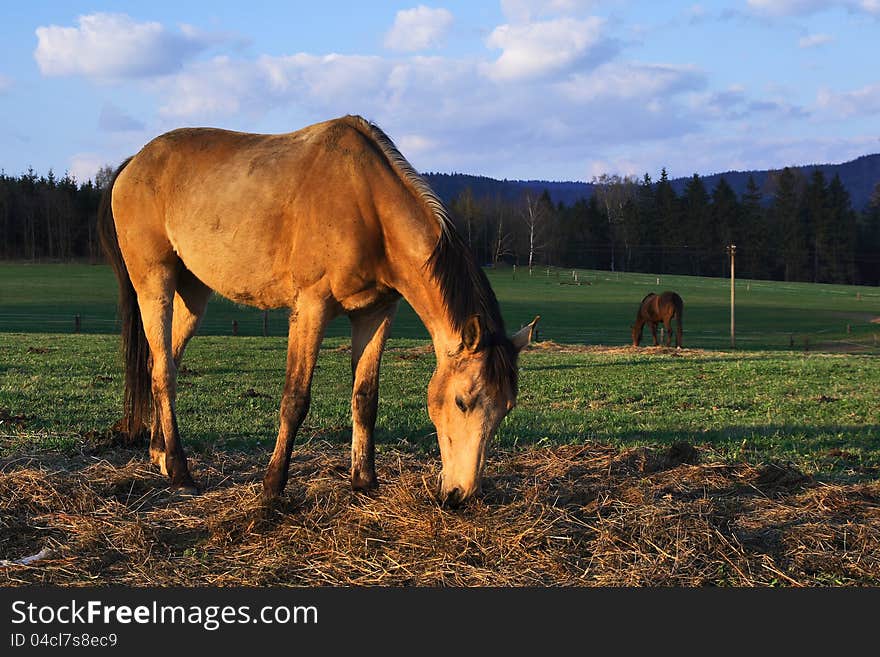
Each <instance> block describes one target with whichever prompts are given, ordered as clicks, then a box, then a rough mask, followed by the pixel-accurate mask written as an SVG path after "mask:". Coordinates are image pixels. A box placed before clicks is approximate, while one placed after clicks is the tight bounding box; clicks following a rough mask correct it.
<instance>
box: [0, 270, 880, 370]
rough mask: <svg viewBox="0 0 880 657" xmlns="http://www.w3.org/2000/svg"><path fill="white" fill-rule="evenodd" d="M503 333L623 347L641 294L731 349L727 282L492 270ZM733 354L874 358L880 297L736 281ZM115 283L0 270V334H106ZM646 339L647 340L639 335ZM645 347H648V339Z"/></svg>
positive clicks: (405, 327) (251, 320)
mask: <svg viewBox="0 0 880 657" xmlns="http://www.w3.org/2000/svg"><path fill="white" fill-rule="evenodd" d="M488 274H489V279H490V281H491V282H492V286H493V287H494V289H495V291H496V294H497V295H498V298H499V299H500V300H501V309H502V312H503V313H504V317H505V321H506V322H507V324H508V328H509V329H514V328H518V327H519V326H522V325H523V324H524V323H526V322H528V321H530V320H531V319H532V318H533V317H534V316H535V315H536V314H539V315H541V317H542V320H541V323H540V336H541V338H542V339H545V340H552V341H555V342H560V343H567V344H590V345H596V344H601V345H610V346H614V345H626V344H628V343H629V340H630V336H629V327H630V325H631V324H632V322H633V318H634V317H635V312H636V309H637V307H638V303H639V302H640V301H641V299H642V297H643V296H644V295H645V294H647V293H648V292H652V291H654V292H659V291H661V290H664V289H673V290H676V291H677V292H679V294H681V296H682V297H683V299H684V303H685V310H684V328H685V345H686V346H688V347H696V348H702V349H725V348H729V347H730V282H729V280H724V279H715V278H696V277H687V276H662V277H659V280H660V283H659V284H658V283H657V280H658V277H657V276H654V275H648V274H620V273H618V274H612V273H609V272H596V271H583V270H578V271H577V272H576V274H577V276H578V282H579V283H581V285H575V284H573V283H574V279H573V278H572V271H571V270H565V271H562V270H551V271H550V274H549V275H548V274H547V273H546V270H537V269H536V270H535V271H534V272H533V276H531V277H530V276H528V273H527V272H524V271H522V269H521V268H520V269H519V270H518V271H516V272H515V273H514V272H513V271H512V270H511V269H500V270H497V271H493V270H489V271H488ZM736 295H737V296H736V299H737V302H736V327H737V336H736V340H737V347H739V348H742V349H747V350H756V349H757V350H764V349H791V348H792V346H793V347H794V348H795V349H797V350H803V349H804V348H808V349H811V350H816V349H819V350H823V349H824V350H829V349H834V350H840V349H844V350H860V351H871V352H874V353H880V324H878V323H874V322H872V320H875V319H878V318H880V289H878V288H876V287H862V286H844V285H813V284H808V283H780V282H773V281H750V280H738V281H737V291H736ZM115 299H116V282H115V280H114V278H113V274H112V272H111V271H110V269H109V268H108V267H106V266H103V265H19V264H0V333H4V332H26V333H72V332H73V329H74V316H75V315H80V317H81V327H82V331H83V332H84V333H113V332H114V329H115V317H116V309H115ZM233 321H237V322H238V327H239V334H240V335H252V336H258V335H262V326H263V325H262V314H261V312H260V311H258V310H255V309H253V308H246V307H243V306H237V305H235V304H232V303H230V302H228V301H226V300H225V299H222V298H216V299H215V300H213V301H212V302H211V304H210V305H209V307H208V312H207V315H206V317H205V320H204V322H203V325H202V328H201V329H200V332H201V334H202V335H230V334H231V333H232V322H233ZM286 331H287V321H286V313H285V312H284V311H282V310H276V311H272V312H270V315H269V334H270V335H276V336H283V335H286ZM348 332H349V329H348V325H347V320H345V319H344V318H339V319H337V320H336V321H335V322H334V323H333V324H332V325H331V326H330V328H329V330H328V336H331V337H341V336H347V335H348ZM645 335H646V336H648V337H649V335H650V334H649V331H648V330H647V329H645ZM394 336H395V337H398V338H418V339H426V338H427V337H428V336H427V332H426V331H425V329H424V327H423V326H422V324H421V322H420V321H419V320H418V318H417V317H416V316H415V314H414V313H413V312H412V310H411V309H410V308H409V307H408V306H407V305H406V304H405V303H404V304H402V305H401V310H400V312H399V313H398V316H397V319H396V321H395V328H394ZM649 339H650V337H649Z"/></svg>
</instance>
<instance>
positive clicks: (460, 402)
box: [455, 397, 467, 413]
mask: <svg viewBox="0 0 880 657" xmlns="http://www.w3.org/2000/svg"><path fill="white" fill-rule="evenodd" d="M455 405H456V406H458V410H460V411H461V412H462V413H464V412H465V411H466V410H467V406H465V405H464V400H463V399H462V398H461V397H456V398H455Z"/></svg>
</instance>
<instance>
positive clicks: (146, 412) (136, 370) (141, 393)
mask: <svg viewBox="0 0 880 657" xmlns="http://www.w3.org/2000/svg"><path fill="white" fill-rule="evenodd" d="M130 161H131V158H128V159H127V160H125V161H124V162H123V163H122V164H121V165H120V166H119V168H118V169H117V170H116V172H115V173H114V174H113V177H112V178H111V179H110V182H109V184H108V185H107V187H106V188H105V189H104V193H103V194H102V195H101V203H100V205H99V207H98V236H99V238H100V240H101V246H102V247H103V250H104V255H105V256H106V258H107V262H109V263H110V266H111V267H113V271H114V272H115V273H116V280H117V281H118V282H119V306H118V312H119V318H120V319H121V321H122V354H123V358H124V359H125V394H124V401H123V404H124V410H125V415H124V417H123V418H122V421H121V422H120V423H119V424H118V425H117V428H119V429H120V430H121V431H123V432H125V433H126V434H127V436H128V439H127V440H128V442H129V443H130V444H133V443H136V442H138V441H139V440H140V439H141V437H142V436H143V435H145V433H146V431H147V430H148V429H149V422H150V415H151V413H152V390H151V381H150V379H151V377H150V347H149V345H148V344H147V336H146V335H145V334H144V326H143V323H142V321H141V311H140V308H139V307H138V303H137V293H136V292H135V290H134V286H133V285H132V284H131V278H130V277H129V275H128V268H127V267H126V266H125V261H124V260H123V259H122V252H121V251H120V250H119V238H118V236H117V235H116V223H115V222H114V221H113V208H112V205H111V198H112V196H113V186H114V185H115V184H116V178H117V176H119V174H120V172H121V171H122V170H123V169H124V168H125V166H126V165H127V164H128V163H129V162H130Z"/></svg>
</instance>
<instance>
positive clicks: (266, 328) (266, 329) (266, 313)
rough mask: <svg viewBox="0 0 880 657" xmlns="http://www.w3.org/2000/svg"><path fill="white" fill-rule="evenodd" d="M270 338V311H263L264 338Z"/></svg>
mask: <svg viewBox="0 0 880 657" xmlns="http://www.w3.org/2000/svg"><path fill="white" fill-rule="evenodd" d="M268 336H269V311H268V310H264V311H263V337H264V338H266V337H268Z"/></svg>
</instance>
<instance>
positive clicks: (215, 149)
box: [99, 116, 538, 505]
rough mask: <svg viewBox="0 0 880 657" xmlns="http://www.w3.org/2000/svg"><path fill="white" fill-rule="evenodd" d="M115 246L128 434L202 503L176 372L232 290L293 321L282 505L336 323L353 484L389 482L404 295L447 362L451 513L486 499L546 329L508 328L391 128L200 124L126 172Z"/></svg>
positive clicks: (106, 230)
mask: <svg viewBox="0 0 880 657" xmlns="http://www.w3.org/2000/svg"><path fill="white" fill-rule="evenodd" d="M99 222H100V234H101V240H102V244H103V245H104V249H105V251H106V253H107V255H108V259H109V261H110V263H111V264H112V265H113V268H114V270H115V271H116V276H117V278H118V280H119V288H120V299H119V305H120V316H121V318H122V324H123V328H122V331H123V352H124V358H125V366H126V375H125V418H124V420H123V422H124V424H126V425H127V426H126V428H127V431H128V433H129V436H135V435H137V434H138V433H139V432H141V431H144V430H145V429H146V428H147V427H148V426H149V427H150V457H151V460H152V461H153V462H154V463H155V464H157V465H158V466H159V467H160V468H161V470H162V472H163V473H164V474H166V475H167V476H168V478H169V479H170V484H171V486H172V487H175V488H181V489H184V490H187V491H190V492H195V484H194V482H193V479H192V477H191V476H190V472H189V469H188V467H187V461H186V456H185V454H184V451H183V448H182V446H181V440H180V435H179V432H178V425H177V418H176V416H175V393H176V375H177V369H178V367H179V366H180V361H181V358H182V357H183V353H184V349H185V348H186V345H187V342H188V341H189V340H190V338H191V337H192V336H193V334H194V333H195V331H196V328H197V327H198V325H199V321H200V320H201V318H202V316H203V314H204V312H205V307H206V305H207V303H208V297H209V296H210V295H211V292H212V291H215V292H217V293H219V294H221V295H223V296H225V297H227V298H229V299H231V300H233V301H235V302H237V303H243V304H248V305H251V306H256V307H258V308H280V307H287V308H289V309H290V322H289V333H288V345H287V374H286V381H285V385H284V392H283V395H282V399H281V420H280V428H279V431H278V438H277V441H276V443H275V450H274V452H273V453H272V458H271V460H270V461H269V466H268V469H267V471H266V474H265V477H264V479H263V496H264V498H265V499H267V500H271V499H272V498H274V497H276V496H278V495H279V494H280V493H281V492H282V490H283V489H284V486H285V483H286V481H287V475H288V465H289V462H290V454H291V449H292V448H293V441H294V436H295V435H296V433H297V430H298V429H299V427H300V424H301V423H302V421H303V419H304V418H305V416H306V413H307V412H308V409H309V403H310V399H311V393H310V389H311V382H312V372H313V370H314V367H315V361H316V359H317V357H318V350H319V347H320V345H321V341H322V339H323V335H324V329H325V327H326V326H327V324H328V322H329V321H330V320H331V319H332V318H333V317H335V316H337V315H339V314H341V313H345V314H347V315H348V317H349V319H350V320H351V325H352V340H351V366H352V373H353V380H354V381H353V391H352V396H351V408H352V442H351V485H352V487H353V488H354V489H356V490H365V489H371V488H374V487H376V486H377V479H376V471H375V465H374V445H373V429H374V426H375V422H376V411H377V404H378V382H379V361H380V358H381V355H382V351H383V349H384V346H385V341H386V338H387V337H388V334H389V331H390V329H391V323H392V319H393V317H394V314H395V311H396V310H397V306H398V302H399V299H400V297H401V296H402V297H403V298H404V299H406V300H407V301H408V302H409V303H410V305H411V306H412V307H413V309H414V310H415V311H416V313H417V314H418V315H419V317H420V318H421V320H422V321H423V323H424V324H425V326H426V327H427V329H428V331H429V333H430V335H431V339H432V341H433V346H434V353H435V355H436V359H437V364H436V370H435V372H434V374H433V377H432V378H431V381H430V384H429V386H428V412H429V414H430V417H431V420H432V421H433V423H434V425H435V427H436V429H437V440H438V442H439V444H440V457H441V461H442V470H441V473H440V477H439V484H438V490H437V494H438V498H439V500H440V501H441V502H443V503H447V504H450V505H455V504H457V503H460V502H463V501H464V500H466V499H468V498H469V497H470V496H472V495H473V494H474V493H475V492H477V491H478V490H479V487H480V480H481V477H482V472H483V465H484V463H485V458H486V449H487V445H488V443H489V441H490V439H491V438H492V436H493V435H494V433H495V430H496V429H497V427H498V425H499V423H500V422H501V420H502V419H503V418H504V416H505V415H507V413H508V412H509V411H510V410H511V409H512V408H513V407H514V404H515V402H516V394H517V357H518V353H519V351H520V350H521V349H522V348H523V347H524V346H525V345H526V344H527V343H528V342H529V341H530V340H531V338H532V332H533V330H534V327H535V322H537V320H538V318H535V320H533V321H532V323H531V324H529V325H527V326H525V327H524V328H523V329H521V330H520V331H519V332H517V333H516V334H515V335H513V336H512V337H510V338H508V337H507V335H506V334H505V332H504V322H503V321H502V318H501V312H500V311H499V308H498V301H497V299H496V297H495V294H494V293H493V291H492V288H491V287H490V285H489V281H488V280H487V278H486V275H485V274H484V272H483V271H482V269H481V268H480V267H479V265H478V264H477V263H476V261H475V260H474V258H473V256H472V255H471V253H470V251H469V250H468V249H467V247H466V246H465V244H464V243H463V241H462V240H461V238H460V237H459V235H458V233H457V232H456V230H455V229H454V227H453V225H452V223H451V221H450V219H449V217H448V216H447V214H446V211H445V210H444V208H443V205H442V203H441V202H440V199H439V198H438V197H437V196H436V195H435V194H434V192H432V191H431V189H430V188H429V187H428V185H427V183H425V181H424V180H423V179H422V178H421V177H420V176H419V175H418V174H417V173H416V171H415V170H414V169H413V167H412V166H411V165H410V164H409V162H407V160H406V159H405V158H404V157H403V156H402V155H401V154H400V152H399V151H398V150H397V148H396V147H395V146H394V144H393V143H392V141H391V139H389V137H388V136H387V135H386V134H385V133H384V132H383V131H382V130H381V129H380V128H378V127H377V126H376V125H374V124H372V123H370V122H368V121H366V120H365V119H363V118H361V117H358V116H346V117H343V118H339V119H335V120H331V121H326V122H323V123H318V124H315V125H312V126H309V127H306V128H303V129H302V130H298V131H296V132H291V133H288V134H279V135H259V134H248V133H240V132H230V131H226V130H217V129H209V128H185V129H180V130H174V131H171V132H169V133H166V134H164V135H161V136H159V137H157V138H156V139H154V140H153V141H151V142H150V143H148V144H147V145H146V146H144V148H143V149H142V150H141V151H140V152H139V153H138V154H137V155H135V156H133V157H132V158H130V159H128V160H127V161H125V162H124V163H123V164H122V165H121V166H120V167H119V169H118V170H117V171H116V173H115V176H114V178H113V180H112V182H111V184H110V185H109V187H108V188H107V191H106V192H105V194H104V197H103V199H102V207H101V209H100V219H99Z"/></svg>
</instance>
